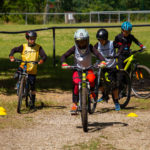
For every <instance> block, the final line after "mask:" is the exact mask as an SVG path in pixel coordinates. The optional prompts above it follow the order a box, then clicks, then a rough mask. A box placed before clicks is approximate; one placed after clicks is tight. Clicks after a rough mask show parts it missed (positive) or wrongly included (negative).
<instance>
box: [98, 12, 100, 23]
mask: <svg viewBox="0 0 150 150" xmlns="http://www.w3.org/2000/svg"><path fill="white" fill-rule="evenodd" d="M99 22H100V14H99V12H98V23H99Z"/></svg>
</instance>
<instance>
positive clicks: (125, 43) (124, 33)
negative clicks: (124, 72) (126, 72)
mask: <svg viewBox="0 0 150 150" xmlns="http://www.w3.org/2000/svg"><path fill="white" fill-rule="evenodd" d="M131 31H132V24H131V23H130V22H128V21H125V22H123V23H122V25H121V33H120V34H118V35H117V36H116V37H115V40H114V44H115V47H116V48H118V52H117V55H118V56H119V58H118V63H119V64H118V66H119V68H120V69H123V68H124V66H125V64H124V63H123V61H124V60H125V59H126V58H127V57H129V54H130V46H131V44H132V42H134V43H136V44H137V45H138V46H139V47H141V48H143V49H145V48H146V47H145V46H143V44H142V43H140V42H139V41H138V40H137V39H136V38H135V37H134V35H132V34H131Z"/></svg>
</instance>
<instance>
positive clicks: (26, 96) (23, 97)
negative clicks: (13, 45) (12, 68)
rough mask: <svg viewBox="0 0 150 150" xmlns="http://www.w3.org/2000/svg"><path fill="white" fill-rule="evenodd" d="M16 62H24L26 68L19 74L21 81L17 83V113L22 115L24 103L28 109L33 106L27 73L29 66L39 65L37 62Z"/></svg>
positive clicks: (17, 60) (18, 60)
mask: <svg viewBox="0 0 150 150" xmlns="http://www.w3.org/2000/svg"><path fill="white" fill-rule="evenodd" d="M15 62H23V63H24V68H23V70H22V72H20V73H19V80H18V82H17V96H18V105H17V113H21V111H22V110H21V107H22V102H23V101H25V106H26V108H30V106H31V105H32V99H31V92H30V84H29V81H28V73H27V64H28V63H32V64H38V62H37V61H23V60H20V59H15Z"/></svg>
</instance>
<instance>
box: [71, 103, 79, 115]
mask: <svg viewBox="0 0 150 150" xmlns="http://www.w3.org/2000/svg"><path fill="white" fill-rule="evenodd" d="M77 110H78V106H77V104H75V103H73V105H72V107H71V113H77Z"/></svg>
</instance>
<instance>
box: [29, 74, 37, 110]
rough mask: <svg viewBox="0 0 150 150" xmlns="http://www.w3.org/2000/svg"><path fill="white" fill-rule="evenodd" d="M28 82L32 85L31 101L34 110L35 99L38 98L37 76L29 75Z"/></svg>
mask: <svg viewBox="0 0 150 150" xmlns="http://www.w3.org/2000/svg"><path fill="white" fill-rule="evenodd" d="M28 81H29V84H30V87H31V88H30V90H31V100H32V104H31V107H32V108H34V106H35V97H36V91H35V82H36V75H31V74H29V75H28Z"/></svg>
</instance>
